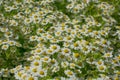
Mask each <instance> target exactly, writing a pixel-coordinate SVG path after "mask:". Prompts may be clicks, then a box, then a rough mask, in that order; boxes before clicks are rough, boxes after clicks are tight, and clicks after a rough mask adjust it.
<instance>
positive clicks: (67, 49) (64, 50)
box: [61, 48, 71, 56]
mask: <svg viewBox="0 0 120 80" xmlns="http://www.w3.org/2000/svg"><path fill="white" fill-rule="evenodd" d="M61 53H62V54H63V55H65V56H69V55H70V54H71V50H70V49H69V48H62V52H61Z"/></svg>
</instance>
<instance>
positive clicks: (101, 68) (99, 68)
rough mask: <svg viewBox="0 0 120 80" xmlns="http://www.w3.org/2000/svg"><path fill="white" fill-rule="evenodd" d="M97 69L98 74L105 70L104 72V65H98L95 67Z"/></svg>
mask: <svg viewBox="0 0 120 80" xmlns="http://www.w3.org/2000/svg"><path fill="white" fill-rule="evenodd" d="M97 68H98V70H99V71H100V72H105V70H106V66H105V65H99V66H97Z"/></svg>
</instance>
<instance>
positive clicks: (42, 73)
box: [38, 69, 47, 77]
mask: <svg viewBox="0 0 120 80" xmlns="http://www.w3.org/2000/svg"><path fill="white" fill-rule="evenodd" d="M46 75H47V70H45V69H39V70H38V76H40V77H45V76H46Z"/></svg>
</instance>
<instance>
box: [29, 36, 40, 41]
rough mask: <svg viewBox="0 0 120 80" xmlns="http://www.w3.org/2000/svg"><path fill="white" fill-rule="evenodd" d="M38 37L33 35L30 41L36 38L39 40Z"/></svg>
mask: <svg viewBox="0 0 120 80" xmlns="http://www.w3.org/2000/svg"><path fill="white" fill-rule="evenodd" d="M37 38H38V37H37V36H31V37H30V41H35V40H37Z"/></svg>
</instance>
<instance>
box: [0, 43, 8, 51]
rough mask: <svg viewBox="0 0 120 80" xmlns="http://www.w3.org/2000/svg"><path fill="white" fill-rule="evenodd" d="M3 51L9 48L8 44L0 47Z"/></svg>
mask: <svg viewBox="0 0 120 80" xmlns="http://www.w3.org/2000/svg"><path fill="white" fill-rule="evenodd" d="M1 48H2V49H3V50H7V49H8V48H9V45H8V44H4V45H2V47H1Z"/></svg>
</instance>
